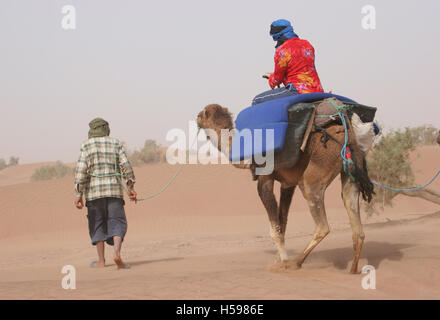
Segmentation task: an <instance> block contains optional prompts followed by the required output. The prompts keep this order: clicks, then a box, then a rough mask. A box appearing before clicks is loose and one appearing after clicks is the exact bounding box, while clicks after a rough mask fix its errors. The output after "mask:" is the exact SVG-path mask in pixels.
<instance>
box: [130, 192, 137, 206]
mask: <svg viewBox="0 0 440 320" xmlns="http://www.w3.org/2000/svg"><path fill="white" fill-rule="evenodd" d="M129 197H130V200H131V201H134V203H137V193H136V191H134V190H130V191H129Z"/></svg>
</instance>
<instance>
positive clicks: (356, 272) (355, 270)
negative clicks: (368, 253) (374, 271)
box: [349, 268, 360, 274]
mask: <svg viewBox="0 0 440 320" xmlns="http://www.w3.org/2000/svg"><path fill="white" fill-rule="evenodd" d="M349 273H350V274H360V272H359V271H358V270H357V268H356V269H351V270H350V272H349Z"/></svg>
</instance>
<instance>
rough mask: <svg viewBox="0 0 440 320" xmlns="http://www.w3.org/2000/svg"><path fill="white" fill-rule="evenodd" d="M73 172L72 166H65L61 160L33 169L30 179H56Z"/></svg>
mask: <svg viewBox="0 0 440 320" xmlns="http://www.w3.org/2000/svg"><path fill="white" fill-rule="evenodd" d="M73 172H74V169H73V168H70V167H68V166H66V165H65V164H63V163H62V162H61V161H57V162H56V164H54V165H47V166H42V167H40V168H38V169H37V170H35V172H34V174H33V175H32V177H31V181H41V180H51V179H58V178H62V177H64V176H66V175H69V174H73Z"/></svg>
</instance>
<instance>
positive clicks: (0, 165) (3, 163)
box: [0, 159, 8, 170]
mask: <svg viewBox="0 0 440 320" xmlns="http://www.w3.org/2000/svg"><path fill="white" fill-rule="evenodd" d="M7 167H8V165H7V164H6V161H5V159H0V170H3V169H5V168H7Z"/></svg>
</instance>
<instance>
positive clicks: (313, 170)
mask: <svg viewBox="0 0 440 320" xmlns="http://www.w3.org/2000/svg"><path fill="white" fill-rule="evenodd" d="M197 125H198V127H199V128H200V129H204V130H205V132H206V134H207V136H208V139H209V138H210V135H212V134H213V133H214V132H215V133H216V134H217V136H216V137H215V139H213V138H211V139H210V140H211V142H212V143H213V144H214V145H215V146H216V147H217V148H218V149H219V150H220V151H221V152H223V153H225V154H226V156H228V153H229V152H230V149H231V145H232V137H229V141H228V142H229V144H228V146H229V150H221V149H222V148H221V146H222V145H224V144H222V143H221V130H232V129H233V128H234V122H233V120H232V116H231V113H230V112H229V110H228V109H227V108H224V107H222V106H220V105H218V104H210V105H207V106H206V107H205V108H204V109H203V110H202V111H201V112H200V113H199V114H198V116H197ZM349 126H350V124H349ZM207 129H210V130H207ZM350 129H351V128H350V127H349V147H350V149H351V152H352V154H353V159H354V160H355V162H356V166H357V167H358V168H360V171H362V173H363V175H364V178H366V181H368V183H370V182H369V179H368V173H367V171H366V165H365V155H364V154H363V152H362V151H361V150H360V149H359V148H358V146H357V143H356V140H355V137H354V132H353V130H350ZM326 131H327V134H328V135H329V136H331V137H333V138H334V140H333V139H330V140H328V141H327V143H326V146H325V145H323V143H322V141H321V136H322V134H323V133H322V132H312V133H311V134H310V136H309V139H308V142H307V146H306V148H305V150H304V152H303V153H302V154H301V156H300V159H299V161H298V162H297V163H296V165H295V166H293V167H291V168H288V169H281V170H277V169H276V168H275V170H274V171H273V173H272V174H270V175H260V176H258V177H257V185H258V186H257V189H258V194H259V196H260V199H261V201H262V202H263V205H264V207H265V209H266V211H267V214H268V217H269V221H270V227H271V228H270V236H271V238H272V240H273V242H274V244H275V246H276V248H277V250H278V257H277V261H279V262H281V263H282V264H283V265H284V266H286V267H289V268H294V269H297V268H301V266H302V264H303V263H304V261H305V259H306V258H307V256H308V255H309V254H310V253H311V252H312V250H313V249H314V248H315V247H316V246H317V245H318V244H319V243H320V242H321V241H322V240H323V239H324V238H325V236H327V235H328V234H329V232H330V229H329V225H328V222H327V216H326V212H325V206H324V194H325V191H326V189H327V187H328V186H329V185H330V183H331V182H332V181H333V180H334V179H335V178H336V176H337V175H339V174H340V175H341V181H342V199H343V202H344V205H345V208H346V210H347V213H348V217H349V220H350V224H351V228H352V236H353V249H354V257H353V261H352V265H351V269H350V273H352V274H356V273H358V263H359V258H360V254H361V250H362V245H363V243H364V240H365V234H364V231H363V229H362V223H361V217H360V210H359V196H360V194H362V196H363V197H364V199H366V200H367V201H369V200H371V195H372V193H374V191H373V189H372V185H371V186H367V187H371V189H369V188H363V186H362V184H361V183H353V182H352V181H351V180H350V178H349V176H348V175H347V174H346V173H345V172H344V170H343V165H342V161H341V157H340V151H341V145H342V143H343V141H344V137H345V131H344V127H343V126H341V125H340V124H333V125H330V126H329V127H328V128H326ZM335 140H337V141H335ZM228 158H229V157H228ZM275 181H278V182H280V184H281V192H280V200H279V204H278V203H277V200H276V198H275V195H274V182H275ZM364 181H365V180H364ZM297 186H299V188H300V190H301V192H302V194H303V196H304V198H305V199H306V200H307V202H308V206H309V209H310V214H311V215H312V218H313V220H314V222H315V224H316V229H315V232H314V235H313V238H312V240H311V241H310V243H309V244H308V245H307V247H306V248H305V249H304V250H303V251H302V253H300V254H299V255H298V257H297V258H296V259H295V260H293V261H292V260H288V255H287V251H286V249H285V233H286V226H287V217H288V213H289V208H290V205H291V201H292V196H293V194H294V191H295V189H296V187H297Z"/></svg>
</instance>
